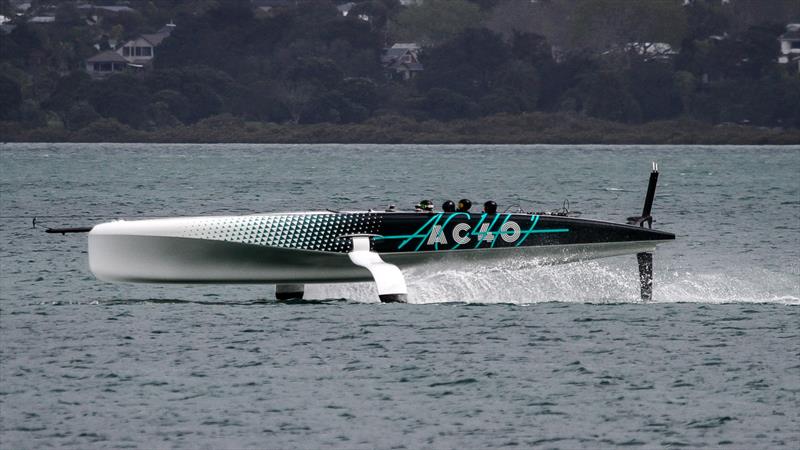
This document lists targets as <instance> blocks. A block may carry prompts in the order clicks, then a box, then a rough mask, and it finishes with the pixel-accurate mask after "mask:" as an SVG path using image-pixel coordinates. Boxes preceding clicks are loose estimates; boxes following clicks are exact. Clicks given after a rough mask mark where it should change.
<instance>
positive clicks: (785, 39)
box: [778, 23, 800, 72]
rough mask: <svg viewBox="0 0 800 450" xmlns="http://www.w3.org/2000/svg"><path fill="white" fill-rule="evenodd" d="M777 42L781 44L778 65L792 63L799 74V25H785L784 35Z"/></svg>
mask: <svg viewBox="0 0 800 450" xmlns="http://www.w3.org/2000/svg"><path fill="white" fill-rule="evenodd" d="M778 40H779V41H780V43H781V54H780V56H778V62H779V63H780V64H789V63H792V64H793V66H796V67H795V69H796V70H797V71H798V72H800V23H790V24H789V25H786V33H783V34H782V35H781V37H780V38H778Z"/></svg>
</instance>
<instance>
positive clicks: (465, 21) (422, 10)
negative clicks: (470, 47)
mask: <svg viewBox="0 0 800 450" xmlns="http://www.w3.org/2000/svg"><path fill="white" fill-rule="evenodd" d="M482 17H483V16H482V14H481V11H480V8H479V7H478V6H477V5H476V4H474V3H470V2H468V1H466V0H426V1H425V2H423V3H421V4H415V5H411V6H408V7H406V9H404V10H403V11H401V12H400V13H399V14H398V15H397V16H396V17H395V18H394V20H393V21H392V22H391V23H390V25H389V32H390V34H391V35H392V37H393V38H394V40H396V41H404V42H416V43H418V44H420V45H422V46H433V45H436V44H439V43H441V42H444V41H446V40H447V39H450V38H451V37H453V36H455V35H457V34H459V33H461V32H462V31H463V30H465V29H467V28H472V27H477V26H478V24H479V23H480V21H481V19H482Z"/></svg>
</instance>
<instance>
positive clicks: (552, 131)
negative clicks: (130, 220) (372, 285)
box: [0, 113, 800, 145]
mask: <svg viewBox="0 0 800 450" xmlns="http://www.w3.org/2000/svg"><path fill="white" fill-rule="evenodd" d="M0 142H4V143H11V142H20V143H21V142H27V143H48V142H65V143H69V142H72V143H98V142H105V143H153V144H156V143H161V144H179V143H182V144H464V145H470V144H473V145H495V144H496V145H508V144H518V145H535V144H550V145H604V144H605V145H798V144H800V129H797V128H788V129H776V128H763V127H753V126H748V125H737V124H719V125H712V124H708V123H704V122H698V121H694V120H688V119H678V120H670V121H661V122H649V123H643V124H633V125H631V124H622V123H617V122H608V121H603V120H598V119H593V118H588V117H581V116H574V115H566V114H546V113H528V114H519V115H496V116H491V117H485V118H480V119H473V120H456V121H451V122H439V121H433V120H430V121H422V122H418V121H416V120H414V119H413V118H408V117H404V116H378V117H375V118H372V119H369V120H367V121H365V122H362V123H356V124H330V123H322V124H308V125H292V124H275V123H264V122H245V121H244V120H241V119H239V118H236V117H233V116H230V115H220V116H214V117H211V118H208V119H205V120H202V121H200V122H198V123H195V124H192V125H179V126H175V127H170V128H160V129H153V130H136V129H133V128H130V127H128V126H127V125H124V124H121V123H119V122H117V121H116V120H113V119H101V120H98V121H96V122H94V123H92V124H90V125H88V126H87V127H85V128H83V129H81V130H77V131H71V130H67V129H65V128H63V127H42V128H34V129H24V128H21V127H20V126H19V124H17V123H14V122H0Z"/></svg>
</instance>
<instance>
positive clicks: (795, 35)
mask: <svg viewBox="0 0 800 450" xmlns="http://www.w3.org/2000/svg"><path fill="white" fill-rule="evenodd" d="M780 40H782V41H800V30H792V31H787V32H786V33H783V34H782V35H781V37H780Z"/></svg>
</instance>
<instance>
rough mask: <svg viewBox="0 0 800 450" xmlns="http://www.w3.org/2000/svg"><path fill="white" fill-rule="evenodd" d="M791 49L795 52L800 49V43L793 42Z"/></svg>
mask: <svg viewBox="0 0 800 450" xmlns="http://www.w3.org/2000/svg"><path fill="white" fill-rule="evenodd" d="M791 47H792V49H794V50H797V49H800V41H793V42H792V45H791Z"/></svg>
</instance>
